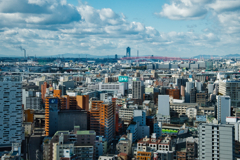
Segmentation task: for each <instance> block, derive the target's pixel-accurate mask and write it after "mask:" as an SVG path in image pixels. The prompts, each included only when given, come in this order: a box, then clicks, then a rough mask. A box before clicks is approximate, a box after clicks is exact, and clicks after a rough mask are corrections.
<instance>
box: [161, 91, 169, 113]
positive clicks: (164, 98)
mask: <svg viewBox="0 0 240 160" xmlns="http://www.w3.org/2000/svg"><path fill="white" fill-rule="evenodd" d="M158 114H161V115H164V116H169V115H170V107H169V95H158Z"/></svg>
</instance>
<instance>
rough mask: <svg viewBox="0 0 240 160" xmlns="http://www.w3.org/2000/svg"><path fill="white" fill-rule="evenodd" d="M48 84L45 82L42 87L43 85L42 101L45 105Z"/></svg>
mask: <svg viewBox="0 0 240 160" xmlns="http://www.w3.org/2000/svg"><path fill="white" fill-rule="evenodd" d="M47 85H48V84H47V82H44V83H43V84H42V85H41V96H42V101H43V103H45V94H46V92H47Z"/></svg>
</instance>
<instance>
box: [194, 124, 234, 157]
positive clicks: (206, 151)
mask: <svg viewBox="0 0 240 160" xmlns="http://www.w3.org/2000/svg"><path fill="white" fill-rule="evenodd" d="M198 131H199V132H198V134H199V136H198V137H199V146H198V158H199V159H216V160H219V159H221V160H222V159H234V145H235V144H234V125H226V124H209V123H202V124H200V125H199V126H198Z"/></svg>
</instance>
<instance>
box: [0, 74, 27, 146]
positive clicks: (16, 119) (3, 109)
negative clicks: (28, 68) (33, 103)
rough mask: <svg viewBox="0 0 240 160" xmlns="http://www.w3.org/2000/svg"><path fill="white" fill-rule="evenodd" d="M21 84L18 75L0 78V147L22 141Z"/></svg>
mask: <svg viewBox="0 0 240 160" xmlns="http://www.w3.org/2000/svg"><path fill="white" fill-rule="evenodd" d="M22 115H23V114H22V84H21V78H20V77H19V76H5V77H1V79H0V147H1V146H8V147H11V146H12V143H19V144H21V143H22V137H23V133H24V129H23V127H22V119H23V118H22Z"/></svg>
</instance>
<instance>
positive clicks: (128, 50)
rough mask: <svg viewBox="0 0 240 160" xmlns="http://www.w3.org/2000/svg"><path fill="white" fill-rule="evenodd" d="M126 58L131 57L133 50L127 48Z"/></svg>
mask: <svg viewBox="0 0 240 160" xmlns="http://www.w3.org/2000/svg"><path fill="white" fill-rule="evenodd" d="M126 57H131V48H130V47H127V49H126Z"/></svg>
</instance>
